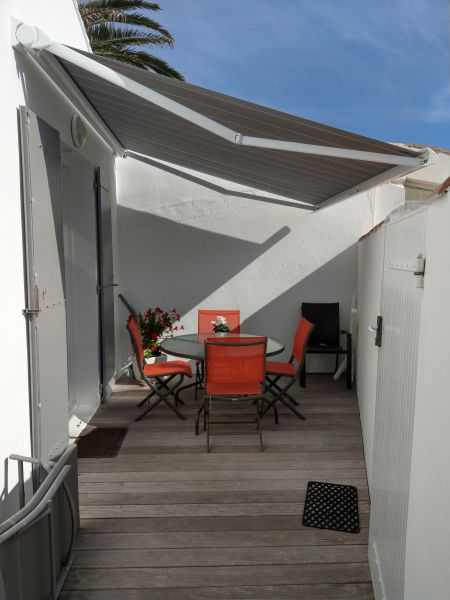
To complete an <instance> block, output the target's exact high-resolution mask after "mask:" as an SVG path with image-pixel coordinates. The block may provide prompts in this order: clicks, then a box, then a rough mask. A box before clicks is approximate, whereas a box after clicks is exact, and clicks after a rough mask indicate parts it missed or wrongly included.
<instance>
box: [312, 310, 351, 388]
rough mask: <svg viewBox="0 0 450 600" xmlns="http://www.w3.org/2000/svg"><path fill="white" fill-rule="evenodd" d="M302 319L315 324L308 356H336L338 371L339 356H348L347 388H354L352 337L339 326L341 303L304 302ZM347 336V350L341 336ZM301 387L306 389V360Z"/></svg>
mask: <svg viewBox="0 0 450 600" xmlns="http://www.w3.org/2000/svg"><path fill="white" fill-rule="evenodd" d="M302 317H305V319H308V321H310V322H311V323H314V325H315V327H314V331H313V332H312V334H311V337H310V338H309V341H308V345H307V346H306V354H335V355H336V370H337V368H338V362H339V355H342V354H343V355H346V356H347V387H348V388H349V389H350V388H351V387H352V335H351V333H350V332H348V331H344V330H342V329H341V328H340V326H339V302H320V303H313V302H303V304H302ZM343 335H345V336H346V344H345V348H343V347H342V346H341V339H340V338H341V336H343ZM300 385H301V386H302V387H306V360H305V361H304V363H303V369H302V372H301V375H300Z"/></svg>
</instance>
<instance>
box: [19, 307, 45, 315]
mask: <svg viewBox="0 0 450 600" xmlns="http://www.w3.org/2000/svg"><path fill="white" fill-rule="evenodd" d="M40 312H41V311H40V310H39V308H24V309H23V310H22V314H23V316H24V317H32V316H33V315H37V314H39V313H40Z"/></svg>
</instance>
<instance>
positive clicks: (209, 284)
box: [117, 158, 375, 371]
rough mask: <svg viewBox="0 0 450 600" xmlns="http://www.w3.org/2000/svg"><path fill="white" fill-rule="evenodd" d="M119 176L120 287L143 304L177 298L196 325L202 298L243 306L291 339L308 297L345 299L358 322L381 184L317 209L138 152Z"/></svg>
mask: <svg viewBox="0 0 450 600" xmlns="http://www.w3.org/2000/svg"><path fill="white" fill-rule="evenodd" d="M117 185H118V230H119V237H118V241H119V268H120V284H121V288H120V289H121V291H122V293H123V294H124V295H125V296H126V297H127V298H128V299H129V301H130V302H131V303H132V304H133V305H134V306H135V307H136V308H137V309H138V310H145V309H146V308H148V307H149V306H155V305H160V306H162V307H165V308H172V307H173V306H175V307H176V308H178V309H179V311H180V312H181V314H182V316H183V318H182V323H183V324H184V326H185V328H186V330H187V331H196V327H197V322H196V318H197V317H196V315H197V309H198V308H199V307H203V308H208V307H211V308H212V307H219V308H220V307H223V308H233V307H238V308H240V310H241V318H242V321H243V330H244V331H248V332H250V331H251V332H255V333H265V334H267V335H272V336H275V337H279V338H281V339H282V340H283V341H284V342H285V344H286V345H287V346H288V347H290V345H291V341H292V332H293V328H294V327H295V324H296V321H297V319H298V317H299V314H300V312H299V311H300V304H301V302H302V300H305V301H319V302H320V301H338V302H340V303H341V320H342V326H343V327H347V326H348V325H349V317H350V309H351V306H352V301H353V300H354V297H355V293H356V275H357V251H356V246H355V243H356V241H357V240H358V238H359V237H360V236H361V235H362V234H363V233H365V232H367V231H368V230H369V229H370V228H371V227H372V225H373V210H374V202H375V200H374V198H375V194H374V193H373V192H371V193H365V194H361V195H359V196H357V197H354V198H352V199H350V200H348V201H346V202H343V203H341V204H339V205H337V206H333V207H330V208H327V209H324V210H321V211H319V212H317V213H314V214H312V213H308V212H305V211H303V210H300V209H298V208H293V207H291V206H280V205H279V204H273V203H270V202H266V201H257V200H251V199H243V198H238V197H234V196H224V195H223V194H220V193H217V192H215V191H211V190H210V189H207V188H205V187H203V186H200V185H198V184H196V183H192V182H190V181H186V180H185V179H182V178H180V177H178V176H175V175H172V174H169V173H167V172H164V171H161V170H159V169H156V168H154V167H152V166H149V165H147V164H144V163H141V162H138V161H136V160H133V159H130V158H127V159H122V160H118V161H117ZM222 185H224V186H225V185H226V184H225V182H222ZM246 191H248V190H246ZM352 299H353V300H352ZM121 316H122V321H124V319H125V316H126V314H125V310H123V311H122V313H121ZM119 319H120V313H119ZM120 330H121V333H120V340H121V352H122V359H123V360H124V361H125V359H126V358H127V356H128V355H129V340H128V339H127V336H126V332H125V331H124V328H122V327H120ZM333 365H334V358H331V360H330V361H328V362H327V360H326V359H325V360H323V359H322V362H316V363H315V364H312V365H310V368H311V369H312V370H316V371H323V370H325V371H330V370H332V369H333Z"/></svg>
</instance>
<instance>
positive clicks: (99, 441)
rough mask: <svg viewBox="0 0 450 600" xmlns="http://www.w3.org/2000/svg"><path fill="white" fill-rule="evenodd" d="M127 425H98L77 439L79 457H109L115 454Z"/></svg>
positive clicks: (125, 432)
mask: <svg viewBox="0 0 450 600" xmlns="http://www.w3.org/2000/svg"><path fill="white" fill-rule="evenodd" d="M127 431H128V428H127V427H98V428H97V429H94V430H93V431H91V432H90V433H88V434H87V435H82V436H80V437H79V438H78V439H77V442H76V443H77V446H78V457H79V458H110V457H114V456H117V453H118V452H119V450H120V447H121V445H122V442H123V440H124V437H125V435H126V434H127Z"/></svg>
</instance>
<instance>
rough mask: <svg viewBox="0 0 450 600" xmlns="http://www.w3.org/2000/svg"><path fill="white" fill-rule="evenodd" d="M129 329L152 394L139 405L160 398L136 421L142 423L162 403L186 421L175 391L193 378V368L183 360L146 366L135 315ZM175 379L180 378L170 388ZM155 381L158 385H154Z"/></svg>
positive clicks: (132, 343) (137, 359)
mask: <svg viewBox="0 0 450 600" xmlns="http://www.w3.org/2000/svg"><path fill="white" fill-rule="evenodd" d="M127 329H128V333H129V334H130V339H131V345H132V347H133V351H134V353H135V355H136V361H137V364H138V367H139V371H140V373H141V376H142V379H143V380H144V381H145V383H146V384H147V385H148V387H149V388H150V390H151V391H150V394H149V395H148V396H147V397H146V398H144V400H143V402H141V403H139V404H143V403H144V402H146V401H148V402H150V398H152V397H153V396H157V397H158V398H157V400H155V401H154V402H153V403H151V404H150V405H149V407H148V408H147V410H146V411H145V412H143V413H142V414H141V415H140V416H139V417H137V418H136V419H135V421H140V420H141V419H142V418H143V417H145V415H147V414H148V413H149V412H150V411H151V410H153V409H154V408H155V407H156V406H157V405H158V404H160V402H164V403H165V404H167V406H168V407H169V408H170V409H171V410H173V412H174V413H175V414H176V415H177V416H178V417H180V419H183V420H186V417H185V416H184V415H183V413H182V412H180V411H179V410H178V408H177V406H176V405H177V399H176V397H175V390H176V389H177V388H178V387H179V386H180V385H181V384H182V382H183V379H184V377H185V376H187V377H192V369H191V366H190V365H189V363H187V362H184V361H183V360H169V361H167V362H163V363H155V364H152V365H147V364H145V359H144V347H143V345H142V338H141V332H140V331H139V327H138V326H137V323H136V321H135V319H134V317H133V315H130V316H129V317H128V321H127ZM175 377H178V378H179V379H178V381H177V382H176V383H175V384H174V385H172V386H169V383H170V382H171V381H172V380H173V379H174V378H175ZM153 380H154V381H155V382H156V383H154V381H153ZM164 390H165V391H164ZM170 396H174V397H175V404H173V403H172V402H171V401H170V400H169V398H170Z"/></svg>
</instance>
